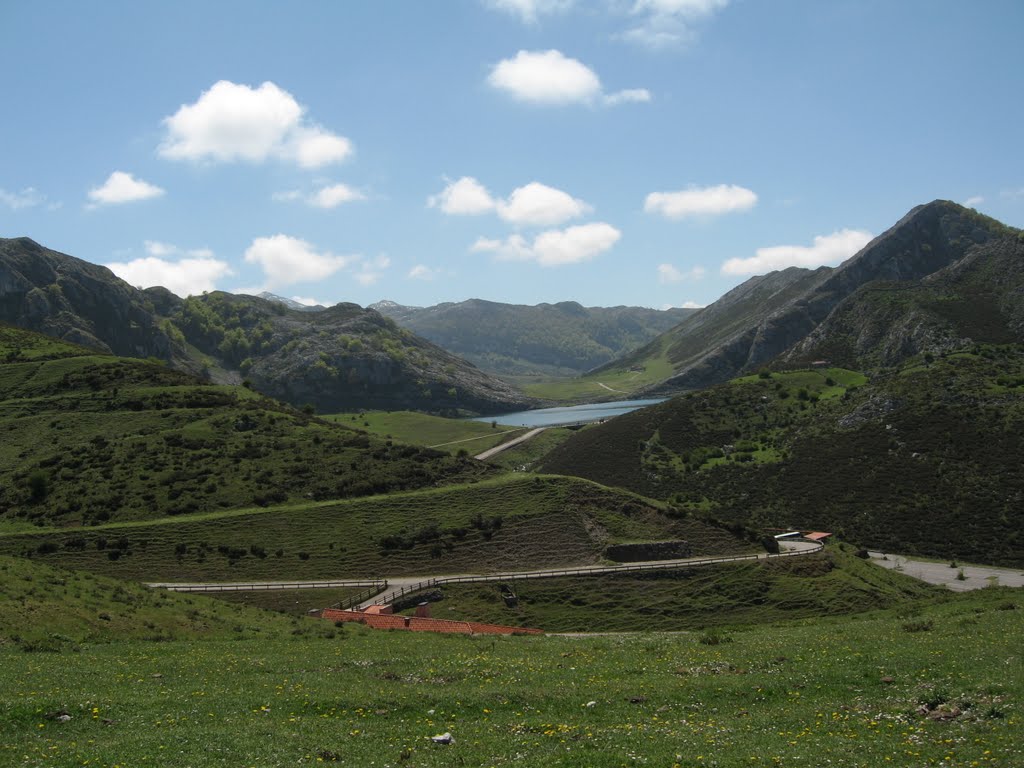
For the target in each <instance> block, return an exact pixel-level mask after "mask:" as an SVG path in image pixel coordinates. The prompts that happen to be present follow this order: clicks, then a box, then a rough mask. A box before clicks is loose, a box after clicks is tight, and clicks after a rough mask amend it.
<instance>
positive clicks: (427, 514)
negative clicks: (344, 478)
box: [0, 475, 760, 581]
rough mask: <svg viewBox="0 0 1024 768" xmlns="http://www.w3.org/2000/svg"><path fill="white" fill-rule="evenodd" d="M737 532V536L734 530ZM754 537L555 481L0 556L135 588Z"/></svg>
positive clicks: (481, 568)
mask: <svg viewBox="0 0 1024 768" xmlns="http://www.w3.org/2000/svg"><path fill="white" fill-rule="evenodd" d="M737 531H738V532H739V533H741V534H742V533H743V532H742V530H740V529H737ZM750 538H755V539H756V537H754V536H753V535H751V536H750V537H742V536H737V535H736V534H735V533H733V532H732V531H730V530H728V529H727V528H724V527H722V526H719V525H715V524H713V523H711V522H705V521H703V520H700V519H696V518H693V517H691V516H688V515H682V514H679V513H677V512H676V511H675V510H673V509H671V508H669V509H663V508H661V507H660V506H656V505H654V504H652V503H650V502H648V501H646V500H644V499H641V498H638V497H636V496H634V495H632V494H629V493H626V492H623V491H616V490H611V489H608V488H604V487H601V486H597V485H594V484H592V483H589V482H585V481H580V480H576V479H572V478H564V477H539V476H537V477H534V476H522V475H519V476H507V477H503V478H498V479H495V480H489V481H482V482H479V483H475V484H473V485H468V486H452V487H449V488H440V489H433V490H428V491H420V492H414V493H391V494H388V495H386V496H376V497H371V498H367V499H355V500H351V501H337V502H334V501H330V502H320V503H310V502H306V503H304V504H298V505H294V506H282V507H270V508H267V509H245V510H233V511H225V512H214V513H209V514H199V515H189V516H180V517H164V518H163V519H159V520H152V521H143V522H128V523H121V524H107V525H98V526H92V527H89V528H86V529H71V530H68V529H63V528H57V529H49V530H40V531H38V532H32V533H12V534H8V535H3V536H0V553H4V554H11V555H21V556H25V557H32V558H33V559H36V560H38V561H40V562H44V563H58V564H60V565H63V566H66V567H69V568H76V569H81V570H88V571H93V572H96V573H104V574H108V575H111V576H116V577H119V578H125V579H136V580H140V581H238V580H261V581H262V580H267V581H274V580H292V579H329V578H337V577H342V576H347V577H355V578H368V577H373V576H378V575H386V576H399V575H407V574H408V575H431V574H439V573H463V572H473V573H487V572H491V573H494V572H497V571H502V570H505V571H508V570H529V569H531V568H542V567H558V566H563V565H588V564H593V563H597V562H600V561H601V560H602V554H603V551H604V548H605V547H606V546H607V545H608V544H616V543H630V542H643V541H662V540H666V539H682V540H685V541H688V542H690V544H691V546H692V547H693V551H694V554H695V555H700V554H717V553H735V552H747V551H756V550H757V549H760V547H756V548H755V547H754V546H753V545H752V544H751V542H750V540H749V539H750Z"/></svg>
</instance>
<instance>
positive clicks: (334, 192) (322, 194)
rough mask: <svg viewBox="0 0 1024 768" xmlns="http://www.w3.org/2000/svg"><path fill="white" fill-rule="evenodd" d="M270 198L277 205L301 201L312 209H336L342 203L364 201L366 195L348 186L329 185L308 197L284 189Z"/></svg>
mask: <svg viewBox="0 0 1024 768" xmlns="http://www.w3.org/2000/svg"><path fill="white" fill-rule="evenodd" d="M270 197H271V199H272V200H274V201H275V202H279V203H292V202H296V201H299V200H301V201H302V202H304V203H305V204H306V205H309V206H312V207H313V208H337V207H338V206H339V205H343V204H344V203H351V202H355V201H357V200H365V199H366V195H364V194H363V193H362V192H360V191H359V190H358V189H355V188H353V187H350V186H349V185H348V184H329V185H328V186H325V187H321V188H320V189H318V190H316V191H315V192H312V193H310V194H308V195H307V194H304V193H303V192H302V190H300V189H286V190H282V191H281V192H275V193H274V194H272V195H271V196H270Z"/></svg>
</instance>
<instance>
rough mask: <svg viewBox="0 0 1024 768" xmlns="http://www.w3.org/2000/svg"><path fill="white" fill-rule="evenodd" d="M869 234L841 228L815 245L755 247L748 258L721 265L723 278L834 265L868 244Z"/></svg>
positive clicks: (822, 236)
mask: <svg viewBox="0 0 1024 768" xmlns="http://www.w3.org/2000/svg"><path fill="white" fill-rule="evenodd" d="M872 237H874V235H872V234H871V233H870V232H865V231H864V230H860V229H841V230H839V231H838V232H833V233H832V234H831V235H819V236H817V237H815V238H814V245H811V246H805V245H776V246H773V247H771V248H758V249H757V252H756V255H754V256H752V257H750V258H749V259H729V260H728V261H726V262H725V263H724V264H723V265H722V273H723V274H726V275H761V274H765V273H766V272H771V271H773V270H776V269H785V268H786V267H809V268H814V267H820V266H823V265H830V266H831V265H836V264H839V263H840V262H841V261H843V260H845V259H848V258H849V257H850V256H853V255H854V254H855V253H857V251H859V250H860V249H861V248H863V247H864V246H865V245H867V244H868V243H869V242H871V239H872Z"/></svg>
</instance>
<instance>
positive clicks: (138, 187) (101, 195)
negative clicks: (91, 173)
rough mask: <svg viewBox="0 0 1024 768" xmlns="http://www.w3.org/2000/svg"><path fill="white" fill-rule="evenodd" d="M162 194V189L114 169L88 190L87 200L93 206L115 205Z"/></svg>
mask: <svg viewBox="0 0 1024 768" xmlns="http://www.w3.org/2000/svg"><path fill="white" fill-rule="evenodd" d="M163 194H164V190H162V189H160V187H158V186H156V185H154V184H150V183H149V182H147V181H143V180H142V179H136V178H135V177H134V176H132V175H131V174H130V173H125V172H124V171H114V172H113V173H112V174H110V177H109V178H108V179H107V180H106V181H105V182H103V184H101V185H100V186H98V187H93V188H92V189H90V190H89V202H90V203H91V204H92V205H93V206H97V205H117V204H119V203H131V202H135V201H136V200H149V199H150V198H153V197H160V196H161V195H163Z"/></svg>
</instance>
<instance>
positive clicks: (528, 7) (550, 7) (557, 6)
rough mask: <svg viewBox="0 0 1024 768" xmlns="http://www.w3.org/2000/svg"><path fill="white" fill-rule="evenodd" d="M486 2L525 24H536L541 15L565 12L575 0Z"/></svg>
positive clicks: (498, 0) (502, 0)
mask: <svg viewBox="0 0 1024 768" xmlns="http://www.w3.org/2000/svg"><path fill="white" fill-rule="evenodd" d="M486 2H487V5H488V6H490V7H491V8H494V9H495V10H498V11H504V12H505V13H508V14H511V15H513V16H518V17H519V19H520V21H522V22H523V23H524V24H534V23H536V22H537V20H538V19H539V18H540V17H541V16H548V15H551V14H554V13H563V12H565V11H567V10H569V8H571V7H572V5H573V0H486Z"/></svg>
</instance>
